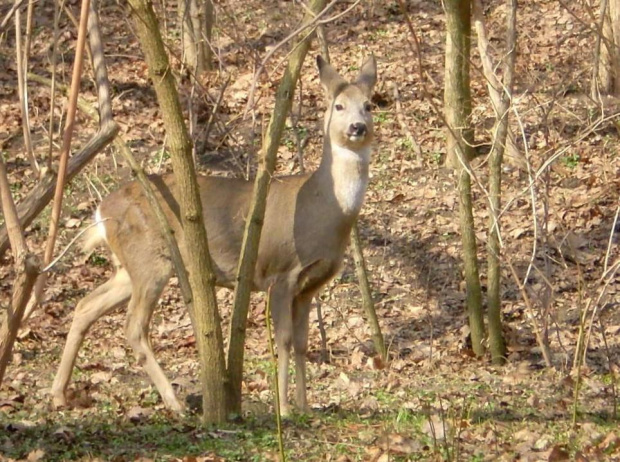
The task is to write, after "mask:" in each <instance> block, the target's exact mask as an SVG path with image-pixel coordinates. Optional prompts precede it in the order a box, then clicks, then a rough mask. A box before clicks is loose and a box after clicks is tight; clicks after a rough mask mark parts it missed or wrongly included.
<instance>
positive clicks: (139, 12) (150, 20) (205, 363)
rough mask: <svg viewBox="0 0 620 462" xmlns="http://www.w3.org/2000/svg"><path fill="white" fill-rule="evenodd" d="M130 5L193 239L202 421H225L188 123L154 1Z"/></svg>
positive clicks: (210, 276) (222, 369) (220, 356)
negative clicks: (182, 108)
mask: <svg viewBox="0 0 620 462" xmlns="http://www.w3.org/2000/svg"><path fill="white" fill-rule="evenodd" d="M129 4H130V6H131V13H132V16H133V19H134V24H135V26H136V32H137V35H138V39H139V41H140V43H141V46H142V49H143V51H144V55H145V58H146V62H147V65H148V67H149V73H150V76H151V78H152V80H153V86H154V88H155V92H156V94H157V100H158V103H159V105H160V107H161V110H162V118H163V122H164V126H165V128H166V133H167V136H168V146H169V148H170V153H171V156H172V165H173V169H174V171H175V174H176V178H177V191H176V194H177V200H178V201H179V205H180V211H181V213H180V217H181V223H182V226H183V230H184V232H185V237H186V239H187V241H189V242H192V243H193V245H192V252H188V253H187V255H186V261H185V264H186V267H187V269H188V272H189V280H190V285H191V289H192V303H191V304H190V306H189V307H188V308H189V310H190V314H191V319H192V323H193V325H194V330H195V332H196V346H197V349H198V357H199V359H200V365H201V378H202V389H203V393H202V400H203V421H204V422H205V423H215V422H223V421H225V420H226V417H227V415H228V412H227V408H226V388H225V382H226V365H225V361H224V350H223V342H222V330H221V325H220V317H219V312H218V309H217V300H216V298H215V290H214V281H215V275H214V273H213V268H212V265H211V257H210V255H209V248H208V243H207V233H206V230H205V227H204V220H203V215H202V205H201V202H200V193H199V189H198V184H197V180H196V172H195V168H194V164H193V161H192V143H191V140H190V138H189V135H188V133H187V129H186V127H185V122H184V119H183V113H182V110H181V105H180V102H179V96H178V93H177V90H176V82H175V80H174V77H173V75H172V73H171V72H170V64H169V62H168V56H167V54H166V52H165V49H164V44H163V41H162V38H161V34H160V31H159V25H158V21H157V18H156V16H155V13H154V11H153V8H152V4H151V3H150V2H147V1H146V0H130V2H129Z"/></svg>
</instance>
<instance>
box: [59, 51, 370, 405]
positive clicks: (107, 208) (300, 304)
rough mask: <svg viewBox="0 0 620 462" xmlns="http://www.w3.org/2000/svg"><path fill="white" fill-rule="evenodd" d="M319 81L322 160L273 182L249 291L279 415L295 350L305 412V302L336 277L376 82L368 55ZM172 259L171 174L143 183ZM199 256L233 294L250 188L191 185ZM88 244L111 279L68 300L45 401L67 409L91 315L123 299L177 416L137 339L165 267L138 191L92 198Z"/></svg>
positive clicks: (363, 177) (174, 210)
mask: <svg viewBox="0 0 620 462" xmlns="http://www.w3.org/2000/svg"><path fill="white" fill-rule="evenodd" d="M317 64H318V68H319V74H320V80H321V83H322V85H323V87H324V88H325V91H326V95H327V102H328V105H327V111H326V113H325V138H324V143H323V157H322V160H321V164H320V166H319V168H318V169H317V170H316V171H315V172H314V173H312V174H309V175H296V176H287V177H281V178H275V179H274V180H273V182H272V185H271V188H270V191H269V196H268V199H267V209H266V214H265V221H264V226H263V232H262V237H261V241H260V246H259V252H258V261H257V263H256V271H255V275H254V281H253V285H254V290H259V291H265V290H267V289H268V288H269V287H270V286H271V287H272V289H271V290H272V297H271V299H272V313H273V321H274V327H275V336H276V344H277V347H278V367H279V371H280V372H279V377H278V383H279V388H280V403H281V412H282V413H283V414H287V413H288V412H289V407H288V399H287V394H288V363H289V355H290V349H291V346H293V347H294V351H295V373H296V384H297V385H296V404H297V406H298V407H299V408H300V409H301V410H306V409H307V401H306V370H305V367H306V363H305V361H306V351H307V343H308V315H309V312H310V302H311V300H312V297H313V296H314V295H315V294H316V292H317V291H318V290H319V289H320V288H321V287H322V286H323V285H325V284H326V283H327V282H328V281H329V280H330V279H331V278H332V277H333V276H334V275H335V273H336V272H337V271H338V268H339V266H340V264H341V262H342V258H343V254H344V251H345V248H346V246H347V243H348V239H349V234H350V231H351V227H352V225H353V223H354V222H355V220H356V219H357V216H358V214H359V211H360V208H361V206H362V202H363V199H364V193H365V191H366V186H367V184H368V164H369V160H370V144H371V142H372V138H373V126H372V115H371V112H370V111H371V103H370V96H371V92H372V88H373V87H374V84H375V81H376V63H375V60H374V58H373V57H371V58H370V59H368V60H367V61H366V62H365V63H364V65H363V66H362V69H361V72H360V75H359V77H358V79H357V80H356V81H355V82H354V83H347V82H346V81H345V80H344V79H343V78H342V77H340V75H339V74H338V73H337V72H336V71H335V70H334V69H333V68H332V67H331V66H330V65H329V64H327V63H326V62H325V61H324V60H323V59H322V58H321V57H318V58H317ZM150 181H151V183H152V186H153V188H154V190H155V192H156V195H157V197H158V199H159V200H160V202H161V204H162V206H163V208H164V210H165V212H166V215H167V217H168V220H169V222H170V225H171V226H172V228H173V230H174V231H175V235H176V237H177V240H178V243H179V247H180V248H181V252H182V253H185V252H187V247H188V246H191V244H187V243H186V242H185V239H184V235H183V231H182V229H181V226H180V223H179V206H178V203H177V202H176V200H175V198H174V196H173V191H174V190H175V178H174V176H172V175H166V176H152V177H150ZM198 181H199V184H200V190H201V199H202V206H203V208H204V217H205V226H206V228H207V234H208V237H209V248H210V250H211V252H212V253H211V257H212V259H213V262H214V267H215V271H216V279H217V280H216V283H217V284H218V285H219V286H224V287H232V286H233V284H234V281H235V276H236V270H237V261H238V258H239V253H240V250H241V243H242V238H243V232H244V229H245V217H246V216H247V214H248V208H249V204H250V199H251V195H252V184H251V183H250V182H247V181H244V180H241V179H230V178H217V177H200V178H199V179H198ZM96 220H97V221H98V222H99V224H98V226H97V227H95V228H93V229H94V230H95V231H93V233H92V234H91V236H90V238H89V245H92V244H94V243H95V242H97V240H100V241H105V242H106V243H107V245H108V247H109V248H110V250H111V251H112V253H113V254H114V258H115V262H117V263H118V264H117V271H116V273H115V275H114V276H113V277H112V278H111V279H110V280H109V281H107V282H106V283H105V284H103V285H101V286H99V287H98V288H97V289H95V290H94V291H93V292H92V293H90V294H89V295H88V296H86V297H85V298H84V299H83V300H81V301H80V303H78V305H77V308H76V311H75V315H74V318H73V323H72V324H71V329H70V331H69V334H68V337H67V343H66V345H65V349H64V352H63V355H62V360H61V362H60V366H59V367H58V372H57V374H56V378H55V380H54V384H53V386H52V396H53V400H54V404H55V405H57V406H60V405H64V404H66V395H65V392H66V389H67V386H68V384H69V380H70V378H71V371H72V369H73V366H74V364H75V359H76V356H77V353H78V350H79V347H80V345H81V343H82V341H83V339H84V336H85V334H86V332H87V331H88V329H89V328H90V326H91V325H92V324H93V323H94V322H95V321H96V320H97V319H99V318H100V317H101V316H103V315H104V314H106V313H108V312H110V311H111V310H113V309H115V308H117V307H119V306H120V305H122V304H124V303H125V302H127V301H128V300H129V308H128V313H127V322H126V327H125V328H126V336H127V340H128V342H129V344H130V345H131V346H132V348H133V349H134V350H135V352H136V355H137V356H138V358H139V360H140V362H141V363H142V364H143V365H144V368H145V369H146V371H147V373H148V374H149V376H150V377H151V379H152V381H153V383H154V384H155V386H156V387H157V389H158V390H159V393H160V394H161V396H162V399H163V401H164V403H165V404H166V405H167V406H168V407H169V408H171V409H173V410H176V411H180V410H182V409H183V406H182V405H181V403H180V402H179V401H178V400H177V398H176V396H175V394H174V391H173V389H172V386H171V385H170V382H169V381H168V379H167V378H166V376H165V374H164V372H163V370H162V369H161V367H160V366H159V364H158V363H157V361H156V359H155V356H154V354H153V350H152V348H151V345H150V341H149V337H148V331H149V323H150V320H151V315H152V312H153V309H154V307H155V305H156V303H157V300H158V298H159V296H160V294H161V292H162V290H163V289H164V287H165V286H166V284H167V283H168V280H169V279H170V277H171V275H172V272H173V268H172V265H171V263H170V258H169V256H168V255H169V253H168V248H167V246H166V242H165V241H164V239H163V237H162V235H161V232H160V230H159V225H158V222H157V220H156V219H155V217H154V215H153V213H152V212H151V210H150V208H149V206H148V203H147V201H146V199H145V197H144V195H143V193H142V191H141V187H140V185H139V184H138V183H137V182H132V183H128V184H126V185H124V186H122V187H121V188H120V189H119V190H117V191H115V192H113V193H112V194H110V195H109V196H108V197H107V198H105V199H104V200H103V202H102V203H101V205H100V206H99V208H98V210H97V214H96Z"/></svg>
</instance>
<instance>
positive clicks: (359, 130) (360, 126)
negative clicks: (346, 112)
mask: <svg viewBox="0 0 620 462" xmlns="http://www.w3.org/2000/svg"><path fill="white" fill-rule="evenodd" d="M365 134H366V124H365V123H363V122H356V123H354V124H351V126H350V127H349V133H348V135H349V136H362V135H365Z"/></svg>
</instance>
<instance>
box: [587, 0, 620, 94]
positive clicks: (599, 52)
mask: <svg viewBox="0 0 620 462" xmlns="http://www.w3.org/2000/svg"><path fill="white" fill-rule="evenodd" d="M597 29H598V36H597V39H596V47H595V50H596V51H595V57H594V59H595V64H594V71H593V76H592V77H593V79H592V89H591V93H592V97H593V98H598V95H599V93H601V94H605V95H616V96H620V0H601V6H600V19H599V25H598V28H597Z"/></svg>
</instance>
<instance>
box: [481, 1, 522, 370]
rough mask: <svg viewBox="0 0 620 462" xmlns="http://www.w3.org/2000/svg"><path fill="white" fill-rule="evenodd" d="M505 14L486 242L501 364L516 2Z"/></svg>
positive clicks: (492, 345)
mask: <svg viewBox="0 0 620 462" xmlns="http://www.w3.org/2000/svg"><path fill="white" fill-rule="evenodd" d="M507 3H508V5H507V6H508V10H507V11H508V15H507V17H506V25H507V39H506V47H507V50H506V54H505V56H506V58H505V61H504V72H503V74H504V85H503V90H502V91H501V98H500V101H499V107H497V108H496V117H497V120H496V124H495V127H496V129H495V130H494V132H495V139H494V142H493V149H492V151H491V156H490V159H489V194H490V207H491V214H490V223H489V228H490V229H489V243H488V255H487V264H488V268H487V280H488V284H487V286H488V287H487V310H488V321H489V350H490V351H491V358H492V360H493V363H494V364H503V363H504V362H505V360H506V343H505V341H504V334H503V329H502V300H501V292H500V288H501V267H500V257H501V245H500V221H499V220H500V218H499V212H500V210H501V193H502V159H503V156H504V148H505V146H506V140H507V138H508V127H509V125H508V120H509V117H508V115H509V111H510V102H511V98H512V84H513V77H514V63H515V56H516V42H517V28H516V22H517V0H508V2H507Z"/></svg>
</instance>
